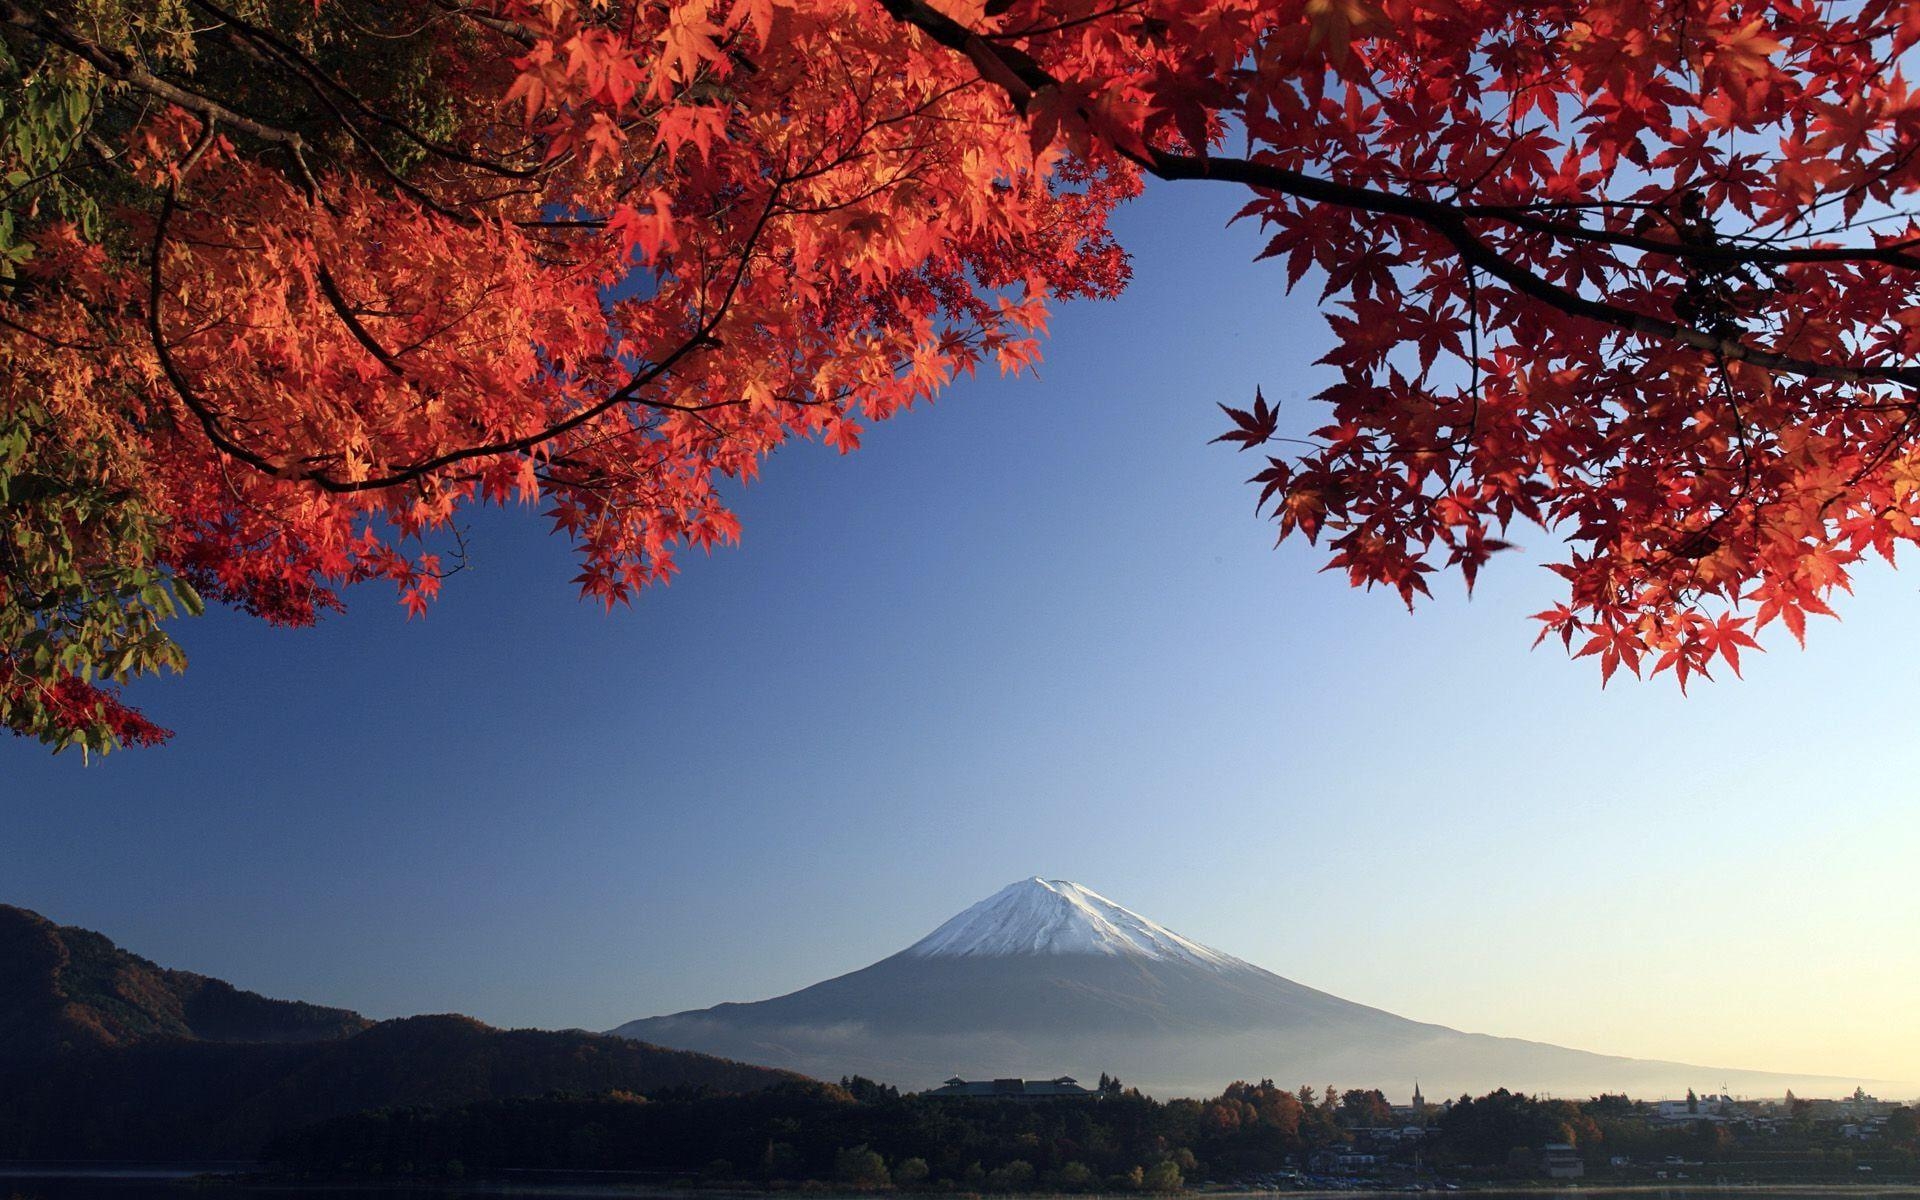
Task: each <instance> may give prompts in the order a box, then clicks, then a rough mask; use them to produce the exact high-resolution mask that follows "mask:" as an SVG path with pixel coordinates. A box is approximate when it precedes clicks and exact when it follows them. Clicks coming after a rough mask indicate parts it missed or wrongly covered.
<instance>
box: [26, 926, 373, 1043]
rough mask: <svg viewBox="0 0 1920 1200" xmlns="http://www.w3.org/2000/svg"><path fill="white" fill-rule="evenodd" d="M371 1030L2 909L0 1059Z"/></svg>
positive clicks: (350, 1018) (331, 1012)
mask: <svg viewBox="0 0 1920 1200" xmlns="http://www.w3.org/2000/svg"><path fill="white" fill-rule="evenodd" d="M372 1024H373V1022H372V1021H369V1020H367V1019H366V1018H365V1017H363V1016H361V1015H360V1014H358V1013H354V1012H348V1011H347V1010H346V1009H343V1008H322V1007H320V1006H319V1005H315V1004H303V1003H301V1002H299V1001H295V1000H269V999H268V998H267V997H265V996H261V995H258V994H257V993H254V992H246V991H241V990H240V989H239V988H236V987H234V986H233V985H232V984H230V983H226V982H224V981H223V980H219V979H209V978H208V977H207V976H205V975H195V974H193V973H192V972H190V971H170V970H167V969H166V968H164V967H160V966H157V965H155V964H153V963H151V962H148V961H147V960H146V959H144V958H141V957H140V956H138V955H136V954H130V953H128V952H127V951H125V950H122V949H121V948H120V947H118V946H116V945H114V944H113V943H112V942H111V941H109V940H108V939H107V938H105V937H102V936H101V935H100V934H97V933H95V932H93V931H92V930H90V929H77V928H74V927H72V926H64V925H55V924H54V923H53V922H52V921H49V920H47V919H46V918H45V917H43V916H41V915H40V914H39V913H35V912H29V911H28V910H26V909H24V908H14V907H12V906H11V905H5V904H0V1056H8V1057H26V1056H31V1055H37V1054H45V1053H53V1052H57V1051H59V1050H62V1049H73V1048H81V1047H107V1046H126V1045H131V1044H132V1043H135V1042H139V1041H145V1040H147V1039H150V1038H189V1039H193V1040H196V1041H208V1042H315V1041H327V1040H330V1039H334V1038H342V1037H346V1036H348V1035H350V1034H355V1033H358V1032H360V1031H361V1030H363V1029H365V1028H367V1027H368V1026H370V1025H372Z"/></svg>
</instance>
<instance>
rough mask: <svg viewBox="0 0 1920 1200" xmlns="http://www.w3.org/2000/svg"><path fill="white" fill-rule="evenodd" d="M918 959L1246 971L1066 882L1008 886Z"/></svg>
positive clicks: (927, 942) (944, 931)
mask: <svg viewBox="0 0 1920 1200" xmlns="http://www.w3.org/2000/svg"><path fill="white" fill-rule="evenodd" d="M905 953H906V954H908V955H911V956H913V957H916V958H935V957H942V958H945V957H968V956H978V957H992V956H1003V955H1011V954H1111V955H1126V956H1130V957H1135V958H1156V959H1167V960H1173V961H1184V962H1189V963H1197V964H1200V965H1203V966H1209V967H1239V966H1244V965H1245V964H1243V963H1242V962H1241V961H1240V960H1239V959H1237V958H1234V957H1233V956H1232V955H1229V954H1222V953H1220V952H1219V951H1218V950H1213V949H1210V948H1208V947H1206V946H1202V945H1201V944H1200V943H1198V942H1193V941H1188V940H1187V939H1186V938H1183V937H1181V936H1180V935H1179V934H1177V933H1175V932H1173V931H1172V930H1171V929H1168V928H1166V927H1165V926H1164V925H1159V924H1156V923H1155V922H1153V921H1149V920H1147V918H1145V917H1143V916H1141V915H1140V914H1139V913H1136V912H1132V911H1130V910H1128V909H1125V908H1122V907H1120V906H1119V905H1118V904H1115V903H1114V902H1113V901H1111V900H1109V899H1107V898H1106V897H1105V896H1102V895H1101V894H1100V893H1098V892H1096V891H1094V890H1093V889H1091V888H1086V887H1082V886H1080V885H1079V884H1077V883H1070V882H1068V881H1067V880H1064V879H1041V878H1040V877H1039V876H1037V875H1036V876H1034V877H1033V878H1032V879H1022V880H1021V881H1020V882H1018V883H1010V884H1008V885H1007V886H1006V887H1004V888H1001V889H1000V890H999V891H997V892H995V893H994V894H993V895H991V896H988V897H987V898H986V899H985V900H982V901H981V902H980V903H978V904H976V905H974V906H973V907H972V908H969V909H967V910H966V911H965V912H963V913H961V914H960V915H959V916H957V917H954V918H953V919H952V920H950V921H948V922H947V923H946V924H944V925H942V926H941V927H940V928H938V929H936V930H934V931H933V932H932V933H930V934H928V935H927V936H926V937H923V938H921V939H920V940H919V941H917V942H915V943H914V944H913V945H911V946H909V947H907V949H906V951H905Z"/></svg>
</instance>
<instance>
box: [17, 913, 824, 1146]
mask: <svg viewBox="0 0 1920 1200" xmlns="http://www.w3.org/2000/svg"><path fill="white" fill-rule="evenodd" d="M799 1078H801V1077H800V1076H797V1075H794V1074H792V1073H791V1072H786V1071H776V1070H770V1069H768V1068H764V1067H754V1066H748V1065H746V1064H744V1063H737V1062H732V1061H730V1060H727V1059H722V1058H714V1057H711V1056H709V1055H704V1054H696V1053H692V1052H689V1051H682V1050H667V1049H663V1048H661V1047H658V1046H651V1045H647V1044H645V1043H642V1042H635V1041H632V1040H629V1039H626V1038H616V1037H608V1036H604V1035H600V1034H592V1033H583V1032H579V1031H573V1032H565V1033H553V1032H547V1031H543V1030H529V1029H521V1030H500V1029H495V1028H492V1027H491V1026H488V1025H485V1024H482V1023H481V1022H479V1021H476V1020H473V1019H472V1018H470V1017H462V1016H422V1017H409V1018H405V1019H402V1020H396V1021H383V1022H379V1023H377V1024H376V1023H374V1022H372V1021H369V1020H367V1019H366V1018H365V1017H362V1016H360V1015H359V1014H357V1013H353V1012H348V1011H346V1010H344V1009H336V1008H322V1007H319V1006H316V1005H311V1004H302V1003H298V1002H292V1001H283V1000H270V999H267V998H266V997H263V996H258V995H255V994H254V993H252V992H245V991H241V990H239V989H237V988H235V987H233V986H232V985H230V984H227V983H224V982H222V981H220V980H217V979H209V978H206V977H204V976H200V975H193V974H190V973H187V972H183V971H169V970H166V969H165V968H162V967H159V966H156V965H155V964H153V963H151V962H148V961H147V960H146V959H143V958H140V957H138V956H136V955H133V954H130V953H128V952H126V951H124V950H121V949H120V948H119V947H117V946H115V945H114V944H113V943H112V942H111V941H109V940H108V939H107V938H105V937H102V936H101V935H99V934H97V933H93V932H90V931H88V930H83V929H72V928H67V927H62V926H58V925H55V924H53V923H52V922H50V921H48V920H46V919H45V918H44V917H41V916H39V915H38V914H36V913H32V912H28V911H26V910H24V909H19V908H10V907H0V1159H3V1158H169V1159H177V1158H194V1157H249V1156H251V1155H253V1154H255V1153H256V1152H258V1150H259V1149H260V1147H261V1146H263V1145H264V1144H265V1143H266V1142H267V1141H268V1140H270V1139H271V1138H274V1137H276V1136H279V1135H281V1134H284V1133H286V1132H288V1131H290V1130H293V1129H296V1128H299V1127H300V1126H302V1125H304V1124H307V1123H309V1122H312V1121H318V1120H323V1119H326V1118H329V1117H336V1116H341V1115H345V1114H348V1113H354V1112H358V1111H360V1110H362V1109H370V1108H382V1107H388V1106H398V1105H452V1104H466V1103H472V1102H475V1101H483V1100H495V1099H506V1098H511V1097H515V1096H537V1095H541V1094H544V1093H546V1092H550V1091H609V1090H616V1089H617V1090H624V1091H631V1092H637V1093H643V1094H657V1093H660V1092H663V1091H687V1090H695V1091H712V1092H746V1091H753V1090H757V1089H760V1088H764V1087H767V1086H770V1085H772V1084H775V1083H780V1082H783V1081H790V1080H796V1079H799Z"/></svg>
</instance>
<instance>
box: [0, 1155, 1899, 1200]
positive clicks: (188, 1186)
mask: <svg viewBox="0 0 1920 1200" xmlns="http://www.w3.org/2000/svg"><path fill="white" fill-rule="evenodd" d="M249 1165H250V1164H246V1163H220V1164H205V1165H194V1166H182V1165H170V1164H154V1165H148V1164H138V1163H129V1164H123V1165H119V1166H114V1167H102V1166H99V1165H98V1164H91V1163H89V1164H85V1165H81V1164H72V1165H66V1164H39V1163H36V1164H16V1165H12V1166H9V1165H6V1164H0V1200H463V1198H469V1197H470V1198H473V1200H499V1198H500V1197H524V1198H526V1200H569V1198H572V1200H615V1198H618V1197H633V1196H646V1197H663V1196H669V1195H681V1196H688V1197H697V1198H699V1200H726V1198H728V1197H736V1198H737V1197H748V1196H762V1195H768V1194H769V1193H761V1192H731V1193H730V1192H724V1191H717V1190H706V1189H703V1190H700V1191H690V1192H678V1193H674V1192H668V1191H666V1190H665V1189H662V1188H659V1187H653V1186H649V1185H648V1184H647V1183H645V1182H644V1181H642V1180H639V1179H637V1178H636V1177H634V1176H631V1175H627V1174H624V1173H618V1172H609V1173H605V1174H600V1173H596V1172H569V1173H558V1172H523V1173H520V1176H519V1177H515V1178H509V1179H488V1180H475V1181H471V1182H467V1183H459V1184H454V1183H446V1184H364V1185H361V1184H351V1185H343V1184H299V1183H288V1184H263V1183H257V1182H253V1181H250V1180H246V1179H244V1178H241V1177H240V1176H241V1174H242V1173H243V1172H244V1171H245V1170H246V1168H247V1167H248V1166H249ZM1195 1194H1196V1195H1203V1196H1206V1197H1209V1198H1213V1197H1220V1198H1224V1197H1228V1196H1235V1195H1244V1196H1261V1197H1272V1196H1275V1195H1276V1193H1272V1192H1248V1193H1232V1192H1217V1191H1210V1192H1205V1193H1195ZM1363 1194H1364V1193H1363ZM1372 1194H1374V1195H1378V1196H1382V1197H1386V1196H1394V1195H1407V1193H1395V1192H1377V1193H1372ZM1423 1194H1424V1195H1427V1196H1431V1197H1436V1198H1438V1197H1447V1196H1458V1197H1462V1198H1466V1197H1471V1198H1472V1200H1543V1198H1546V1197H1557V1198H1560V1200H1920V1186H1915V1185H1912V1184H1886V1185H1874V1184H1849V1185H1836V1186H1831V1187H1820V1186H1818V1185H1807V1184H1794V1185H1781V1186H1778V1187H1731V1186H1729V1187H1715V1186H1713V1185H1711V1184H1703V1185H1696V1186H1688V1185H1675V1186H1666V1185H1639V1186H1622V1187H1607V1186H1587V1187H1582V1186H1577V1185H1574V1184H1563V1185H1559V1186H1555V1187H1549V1186H1546V1185H1542V1186H1540V1187H1538V1188H1535V1189H1532V1190H1504V1189H1503V1190H1492V1189H1488V1190H1465V1191H1460V1192H1428V1193H1423ZM782 1195H786V1196H791V1197H794V1200H799V1196H800V1195H801V1193H797V1192H793V1193H782ZM888 1195H900V1196H906V1195H908V1193H889V1194H888ZM934 1195H939V1194H938V1193H930V1194H929V1196H934ZM1278 1195H1280V1196H1285V1197H1293V1198H1296V1200H1312V1197H1314V1196H1316V1195H1320V1196H1327V1197H1334V1196H1339V1197H1347V1198H1351V1197H1352V1196H1353V1195H1354V1193H1352V1192H1325V1193H1311V1192H1283V1193H1278ZM805 1197H806V1200H835V1198H834V1197H833V1196H832V1194H831V1193H825V1192H807V1193H805ZM858 1200H876V1197H875V1196H874V1194H873V1193H866V1194H865V1195H862V1196H860V1197H859V1198H858ZM1080 1200H1089V1198H1086V1197H1082V1198H1080ZM1128 1200H1139V1198H1138V1197H1128Z"/></svg>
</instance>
